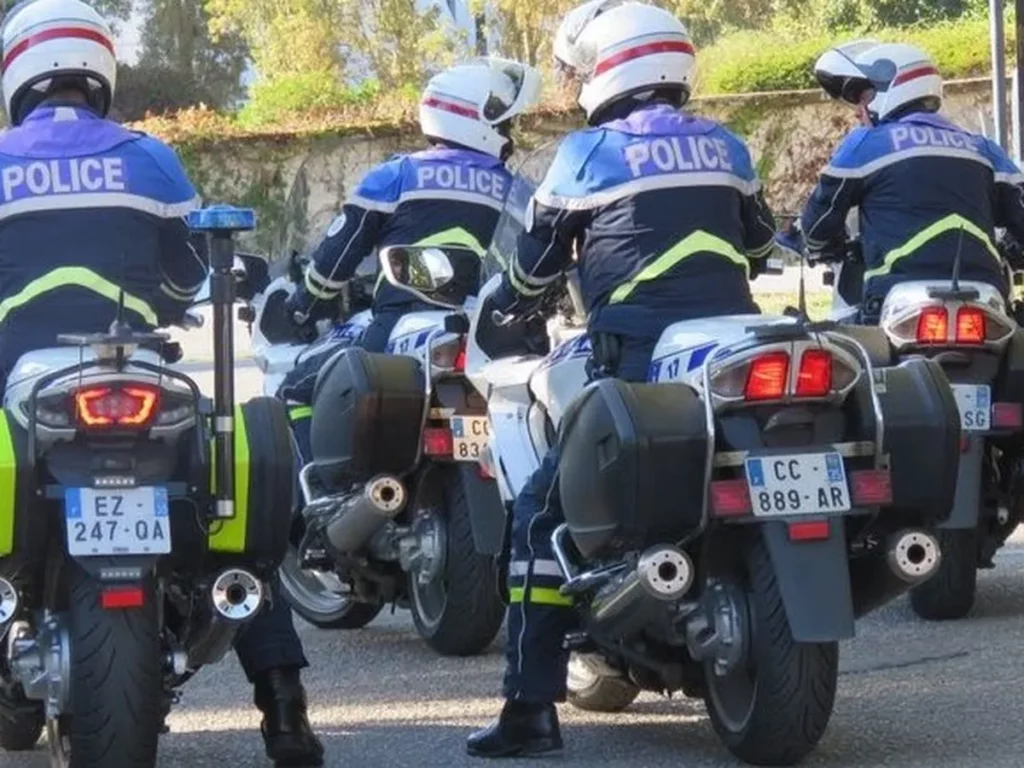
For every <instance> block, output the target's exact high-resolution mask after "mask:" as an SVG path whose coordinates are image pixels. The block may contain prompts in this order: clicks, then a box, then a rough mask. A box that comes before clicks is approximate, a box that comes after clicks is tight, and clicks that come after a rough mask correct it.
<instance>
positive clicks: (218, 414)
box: [210, 230, 235, 518]
mask: <svg viewBox="0 0 1024 768" xmlns="http://www.w3.org/2000/svg"><path fill="white" fill-rule="evenodd" d="M232 234H233V233H232V232H230V231H225V230H214V231H212V232H211V233H210V235H211V237H210V298H211V299H212V301H211V304H212V308H213V409H214V410H213V414H214V415H213V418H214V435H215V436H216V437H215V439H216V443H215V450H216V456H217V462H216V463H217V517H228V518H230V517H234V516H235V487H234V486H235V349H234V346H235V337H234V326H233V324H232V318H231V313H232V310H233V308H234V304H235V279H234V276H233V275H232V273H231V269H232V267H233V266H234V263H235V243H234V240H233V239H232Z"/></svg>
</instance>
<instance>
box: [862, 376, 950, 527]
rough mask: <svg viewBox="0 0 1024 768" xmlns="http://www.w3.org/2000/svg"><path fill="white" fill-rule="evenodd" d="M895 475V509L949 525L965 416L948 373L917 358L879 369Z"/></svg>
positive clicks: (887, 442) (888, 450)
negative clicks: (909, 510) (921, 512)
mask: <svg viewBox="0 0 1024 768" xmlns="http://www.w3.org/2000/svg"><path fill="white" fill-rule="evenodd" d="M876 376H877V377H881V380H882V382H884V385H883V386H882V387H878V386H876V391H877V392H878V398H879V400H880V402H881V405H882V416H883V418H884V421H885V444H884V445H883V450H884V451H885V452H886V453H888V454H889V466H890V470H891V473H892V495H893V506H894V507H898V508H903V509H918V510H921V511H923V512H926V513H927V514H928V515H929V516H930V517H931V519H933V520H944V519H945V518H947V517H948V516H949V513H950V511H951V510H952V507H953V497H954V495H955V493H956V476H957V469H958V467H959V466H960V412H959V410H958V409H957V405H956V400H955V399H954V398H953V392H952V390H951V389H950V387H949V380H948V379H947V378H946V374H945V373H944V372H943V370H942V367H941V366H940V365H939V364H938V363H936V362H933V361H931V360H924V359H922V358H916V359H912V360H906V361H904V362H903V363H900V365H898V366H893V367H890V368H881V369H876Z"/></svg>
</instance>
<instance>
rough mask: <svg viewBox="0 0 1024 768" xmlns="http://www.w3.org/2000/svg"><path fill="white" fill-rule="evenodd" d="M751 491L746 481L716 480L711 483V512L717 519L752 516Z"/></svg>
mask: <svg viewBox="0 0 1024 768" xmlns="http://www.w3.org/2000/svg"><path fill="white" fill-rule="evenodd" d="M751 510H752V507H751V505H750V490H749V489H748V488H747V481H746V480H715V481H713V482H712V483H711V511H712V513H713V514H714V515H715V516H716V517H742V516H743V515H747V514H750V512H751Z"/></svg>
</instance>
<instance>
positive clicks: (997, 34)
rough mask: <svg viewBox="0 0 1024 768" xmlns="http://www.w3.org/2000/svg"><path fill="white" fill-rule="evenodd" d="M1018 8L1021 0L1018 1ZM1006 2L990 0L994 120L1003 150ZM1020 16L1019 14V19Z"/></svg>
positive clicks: (1005, 130) (1005, 141)
mask: <svg viewBox="0 0 1024 768" xmlns="http://www.w3.org/2000/svg"><path fill="white" fill-rule="evenodd" d="M1016 1H1017V4H1018V6H1019V5H1020V2H1021V0H1016ZM1003 2H1004V0H989V13H990V17H991V25H990V26H991V33H992V120H993V122H994V123H995V137H994V138H995V141H996V143H997V144H999V146H1001V147H1002V148H1003V149H1008V148H1009V142H1008V141H1007V136H1006V134H1007V125H1006V123H1007V120H1006V49H1005V43H1006V32H1005V27H1004V25H1003ZM1019 16H1020V14H1018V17H1019Z"/></svg>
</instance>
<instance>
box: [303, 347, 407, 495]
mask: <svg viewBox="0 0 1024 768" xmlns="http://www.w3.org/2000/svg"><path fill="white" fill-rule="evenodd" d="M425 403H426V392H425V391H424V379H423V371H422V369H421V367H420V364H419V362H418V361H416V360H415V359H414V358H411V357H405V356H402V355H381V354H374V353H371V352H367V351H365V350H364V349H361V348H359V347H351V348H349V349H346V350H343V351H342V352H341V353H339V354H338V355H336V356H335V357H333V358H331V359H330V360H328V361H327V363H326V365H325V366H324V369H323V370H322V371H321V372H320V375H319V377H318V379H317V383H316V389H315V390H314V392H313V416H312V419H311V420H310V447H311V449H312V453H313V462H314V464H315V465H316V471H317V474H318V475H319V477H320V479H321V481H322V482H324V483H326V484H327V485H328V486H330V487H340V486H344V485H346V484H348V483H354V482H364V481H366V480H369V479H370V478H371V477H373V476H374V475H377V474H382V473H388V474H397V475H401V474H404V473H406V472H408V471H409V470H410V469H412V467H413V465H414V464H415V463H416V458H417V455H418V453H419V448H420V440H421V430H422V427H423V414H424V407H425Z"/></svg>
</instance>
